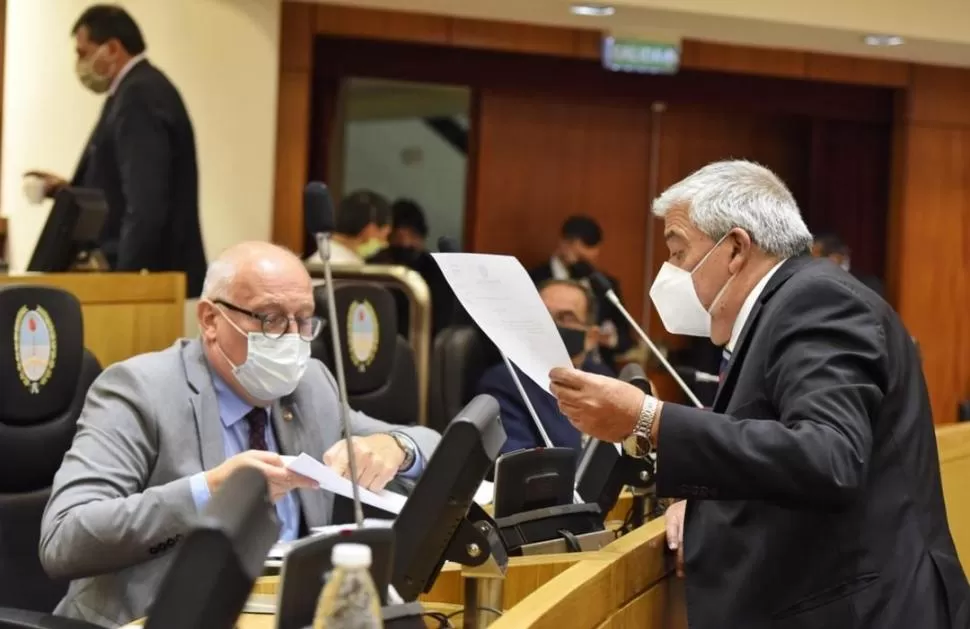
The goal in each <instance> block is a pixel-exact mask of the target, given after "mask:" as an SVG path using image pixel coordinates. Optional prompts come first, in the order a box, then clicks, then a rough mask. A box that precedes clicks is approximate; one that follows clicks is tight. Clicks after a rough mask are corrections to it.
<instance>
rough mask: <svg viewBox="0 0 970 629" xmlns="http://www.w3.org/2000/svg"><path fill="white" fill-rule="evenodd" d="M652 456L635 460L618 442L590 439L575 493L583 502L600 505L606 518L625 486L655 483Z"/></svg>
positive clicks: (584, 452)
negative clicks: (618, 445)
mask: <svg viewBox="0 0 970 629" xmlns="http://www.w3.org/2000/svg"><path fill="white" fill-rule="evenodd" d="M655 471H656V470H655V465H654V462H653V459H651V458H647V459H646V460H640V459H634V458H632V457H629V456H627V455H626V454H623V453H622V452H621V451H620V449H619V448H617V446H616V444H615V443H608V442H606V441H600V440H598V439H590V440H589V442H587V444H586V447H585V448H583V453H582V455H581V456H580V457H579V466H578V467H577V469H576V492H577V493H579V496H580V497H581V498H582V499H583V501H584V502H588V503H594V504H598V505H599V507H600V511H601V512H602V514H603V516H604V517H605V516H606V515H607V514H608V513H609V512H610V510H612V509H613V507H614V506H616V503H617V501H618V500H619V498H620V492H622V491H623V488H624V487H625V486H628V485H629V486H631V487H633V488H636V489H647V488H649V487H650V486H651V485H653V482H654V475H655Z"/></svg>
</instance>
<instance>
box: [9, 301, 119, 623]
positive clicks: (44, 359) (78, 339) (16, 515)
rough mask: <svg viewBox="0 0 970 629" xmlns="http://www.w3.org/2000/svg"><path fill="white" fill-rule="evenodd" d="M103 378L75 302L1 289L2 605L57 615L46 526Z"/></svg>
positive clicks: (59, 589) (61, 587) (57, 588)
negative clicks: (44, 558) (95, 386)
mask: <svg viewBox="0 0 970 629" xmlns="http://www.w3.org/2000/svg"><path fill="white" fill-rule="evenodd" d="M100 372H101V367H100V365H99V364H98V361H97V359H95V357H94V355H93V354H91V353H90V352H88V351H87V350H85V349H84V326H83V322H82V319H81V305H80V303H79V302H78V300H77V298H75V297H74V296H73V295H71V294H70V293H68V292H65V291H62V290H60V289H56V288H47V287H40V286H7V287H2V288H0V606H8V607H10V606H15V607H17V608H20V609H25V610H31V611H37V612H47V611H51V610H52V609H54V607H55V605H56V604H57V602H58V601H59V600H60V599H61V597H62V596H63V595H64V593H65V591H66V589H67V583H66V582H58V581H52V580H50V579H48V578H47V575H46V574H45V573H44V570H43V568H42V567H41V565H40V559H39V557H38V550H37V548H38V542H39V538H40V520H41V516H42V515H43V512H44V507H45V506H46V505H47V499H48V497H49V496H50V486H51V482H52V481H53V479H54V473H55V472H56V471H57V468H58V467H60V465H61V459H62V458H63V457H64V453H65V452H66V451H67V450H68V448H70V446H71V441H72V440H73V439H74V431H75V427H76V425H77V419H78V416H79V415H80V413H81V407H82V406H83V404H84V396H85V395H86V394H87V390H88V387H90V385H91V382H93V381H94V379H95V378H96V377H97V375H98V374H99V373H100ZM3 626H7V625H2V624H0V627H3ZM13 626H19V625H13Z"/></svg>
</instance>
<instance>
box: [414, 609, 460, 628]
mask: <svg viewBox="0 0 970 629" xmlns="http://www.w3.org/2000/svg"><path fill="white" fill-rule="evenodd" d="M421 615H422V616H426V617H428V618H434V619H435V620H437V621H438V623H439V624H438V627H439V628H440V629H454V627H455V626H454V625H453V624H451V619H450V618H449V617H448V616H446V615H445V614H444V613H442V612H424V613H423V614H421Z"/></svg>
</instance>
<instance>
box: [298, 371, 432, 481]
mask: <svg viewBox="0 0 970 629" xmlns="http://www.w3.org/2000/svg"><path fill="white" fill-rule="evenodd" d="M313 364H316V365H317V366H318V367H319V369H320V371H322V372H323V376H324V378H325V379H326V381H327V383H328V384H329V385H330V386H331V387H332V388H333V395H334V399H335V400H337V404H340V396H339V394H338V389H337V381H336V379H334V377H333V375H332V374H331V373H330V370H329V369H327V368H326V366H325V365H324V364H323V363H321V362H319V361H313ZM338 408H339V407H338ZM349 419H350V432H351V433H352V434H353V435H354V436H358V437H366V436H367V435H375V434H380V433H385V432H400V433H403V434H405V435H407V436H408V437H410V438H411V440H412V441H413V442H414V445H416V446H417V447H418V450H420V451H421V456H422V457H423V460H424V461H425V463H427V461H428V460H429V459H430V458H431V455H432V454H434V449H435V448H436V447H437V446H438V442H439V441H441V435H439V434H438V433H437V432H435V431H434V430H432V429H431V428H427V427H425V426H400V425H397V424H389V423H387V422H385V421H381V420H379V419H374V418H373V417H370V416H369V415H366V414H364V413H361V412H359V411H355V410H353V409H351V411H350V416H349Z"/></svg>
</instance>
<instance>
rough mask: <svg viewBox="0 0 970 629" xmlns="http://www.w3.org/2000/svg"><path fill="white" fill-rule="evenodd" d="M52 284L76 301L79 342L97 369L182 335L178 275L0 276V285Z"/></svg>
mask: <svg viewBox="0 0 970 629" xmlns="http://www.w3.org/2000/svg"><path fill="white" fill-rule="evenodd" d="M10 284H37V285H42V286H56V287H58V288H63V289H64V290H66V291H68V292H70V293H72V294H73V295H74V296H75V297H77V298H78V300H79V301H80V302H81V312H82V313H83V315H84V345H85V347H87V348H88V349H89V350H91V351H92V352H93V353H94V355H95V356H96V357H97V358H98V361H99V362H100V363H101V367H102V368H103V367H107V366H108V365H111V364H114V363H117V362H120V361H122V360H125V359H126V358H131V357H132V356H136V355H138V354H144V353H145V352H153V351H157V350H160V349H164V348H166V347H168V346H169V345H171V344H172V343H174V342H175V340H176V339H178V338H179V337H180V336H182V328H183V323H184V321H185V275H183V274H182V273H25V274H18V275H0V286H3V285H10Z"/></svg>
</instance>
